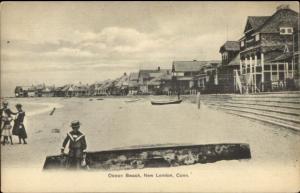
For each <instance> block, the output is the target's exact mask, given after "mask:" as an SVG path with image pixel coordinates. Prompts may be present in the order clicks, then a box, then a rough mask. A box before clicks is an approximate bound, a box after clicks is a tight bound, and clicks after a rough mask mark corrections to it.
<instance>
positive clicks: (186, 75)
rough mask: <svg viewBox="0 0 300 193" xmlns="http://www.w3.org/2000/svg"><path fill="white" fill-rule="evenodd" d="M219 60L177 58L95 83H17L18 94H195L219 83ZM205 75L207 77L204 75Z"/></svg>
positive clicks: (66, 95) (65, 95)
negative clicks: (216, 71)
mask: <svg viewBox="0 0 300 193" xmlns="http://www.w3.org/2000/svg"><path fill="white" fill-rule="evenodd" d="M219 65H220V61H196V60H194V61H174V62H173V64H172V68H170V69H161V68H160V67H157V68H155V69H142V70H139V71H138V72H132V73H130V74H127V73H124V74H123V75H122V76H121V77H119V78H117V79H113V80H111V79H108V80H105V81H99V82H95V83H93V84H90V85H89V84H82V83H78V84H67V85H63V86H47V85H45V84H40V85H32V86H17V87H16V89H15V96H16V97H83V96H107V95H122V96H124V95H148V94H156V95H159V94H166V95H170V94H177V93H178V92H180V93H181V94H193V93H196V91H197V90H199V89H201V90H204V89H205V87H209V85H210V84H212V85H214V84H215V83H216V76H215V74H214V73H213V69H215V68H216V67H217V66H219ZM203 75H205V78H204V79H202V78H201V77H202V76H203Z"/></svg>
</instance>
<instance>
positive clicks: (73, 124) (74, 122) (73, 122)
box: [71, 120, 81, 127]
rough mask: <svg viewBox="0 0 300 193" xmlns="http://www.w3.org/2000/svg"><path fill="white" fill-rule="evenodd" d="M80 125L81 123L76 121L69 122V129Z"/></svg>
mask: <svg viewBox="0 0 300 193" xmlns="http://www.w3.org/2000/svg"><path fill="white" fill-rule="evenodd" d="M80 125H81V123H80V122H79V121H78V120H75V121H72V122H71V127H79V126H80Z"/></svg>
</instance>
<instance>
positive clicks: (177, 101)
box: [151, 99, 182, 105]
mask: <svg viewBox="0 0 300 193" xmlns="http://www.w3.org/2000/svg"><path fill="white" fill-rule="evenodd" d="M181 102H182V99H179V100H171V101H151V104H152V105H170V104H179V103H181Z"/></svg>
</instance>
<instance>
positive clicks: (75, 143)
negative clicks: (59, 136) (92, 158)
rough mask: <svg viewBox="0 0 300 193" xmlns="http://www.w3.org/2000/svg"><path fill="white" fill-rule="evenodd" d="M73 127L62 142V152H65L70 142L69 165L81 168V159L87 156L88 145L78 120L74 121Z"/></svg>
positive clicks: (69, 166)
mask: <svg viewBox="0 0 300 193" xmlns="http://www.w3.org/2000/svg"><path fill="white" fill-rule="evenodd" d="M71 127H72V131H70V132H69V133H68V134H67V137H66V138H65V140H64V142H63V144H62V148H61V153H62V154H64V150H65V148H66V145H67V143H68V142H69V154H68V156H69V161H68V165H67V167H68V168H73V169H79V168H80V167H81V161H82V160H83V158H84V156H85V151H86V148H87V146H86V141H85V136H84V134H83V133H81V132H80V131H79V128H80V122H79V121H77V120H76V121H72V122H71Z"/></svg>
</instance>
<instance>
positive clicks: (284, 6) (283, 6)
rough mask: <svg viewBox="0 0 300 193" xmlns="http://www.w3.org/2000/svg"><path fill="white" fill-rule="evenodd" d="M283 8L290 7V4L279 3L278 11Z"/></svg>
mask: <svg viewBox="0 0 300 193" xmlns="http://www.w3.org/2000/svg"><path fill="white" fill-rule="evenodd" d="M282 9H290V6H289V5H287V4H282V5H279V6H278V7H277V8H276V11H279V10H282Z"/></svg>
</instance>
